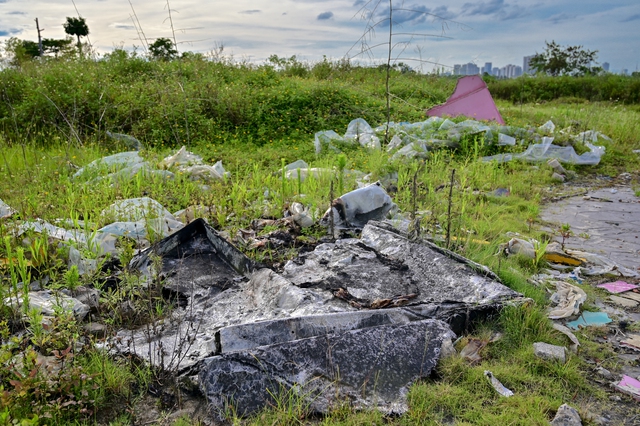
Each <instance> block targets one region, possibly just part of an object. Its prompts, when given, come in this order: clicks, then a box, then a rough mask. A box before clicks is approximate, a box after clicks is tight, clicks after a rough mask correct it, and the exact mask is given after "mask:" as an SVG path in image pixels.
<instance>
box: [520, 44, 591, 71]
mask: <svg viewBox="0 0 640 426" xmlns="http://www.w3.org/2000/svg"><path fill="white" fill-rule="evenodd" d="M545 43H546V45H547V47H546V48H545V50H544V52H542V53H536V54H535V56H534V57H533V58H531V61H530V62H529V65H530V66H531V68H533V69H535V70H536V71H537V72H541V73H546V74H549V75H552V76H558V75H576V76H577V75H585V74H590V73H597V72H599V71H600V68H599V67H598V66H597V63H596V58H597V56H598V51H597V50H587V49H583V48H582V46H567V47H563V46H560V45H559V44H557V43H556V42H555V41H551V43H549V42H545Z"/></svg>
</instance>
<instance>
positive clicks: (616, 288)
mask: <svg viewBox="0 0 640 426" xmlns="http://www.w3.org/2000/svg"><path fill="white" fill-rule="evenodd" d="M596 287H600V288H605V289H607V290H609V292H610V293H622V292H624V291H629V290H633V289H634V288H638V286H637V285H635V284H629V283H626V282H624V281H615V282H612V283H607V284H600V285H597V286H596Z"/></svg>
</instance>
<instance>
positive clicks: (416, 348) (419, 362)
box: [199, 320, 455, 420]
mask: <svg viewBox="0 0 640 426" xmlns="http://www.w3.org/2000/svg"><path fill="white" fill-rule="evenodd" d="M454 336H455V335H454V334H453V332H452V331H451V330H450V329H449V327H448V326H447V325H446V324H445V323H444V322H442V321H437V320H424V321H417V322H412V323H409V324H403V325H384V326H378V327H368V328H364V329H358V330H351V331H347V332H343V333H332V334H327V335H324V336H319V337H312V338H308V339H301V340H296V341H293V342H286V343H281V344H275V345H271V346H264V347H259V348H255V349H253V350H250V351H248V350H247V351H238V352H230V353H222V354H220V355H218V356H215V357H212V358H208V359H206V360H205V361H204V363H203V366H202V368H201V370H200V375H199V378H200V386H201V390H202V391H203V393H204V394H205V396H206V397H207V399H208V401H209V404H210V409H211V410H212V413H213V414H214V415H215V416H216V417H217V418H218V419H219V420H223V419H224V418H225V417H226V415H227V414H228V413H229V412H231V408H232V409H233V412H234V413H236V414H237V415H240V416H246V415H249V414H252V413H254V412H256V411H258V410H260V409H262V408H264V407H265V406H267V405H268V404H269V403H274V402H275V398H278V397H284V398H286V397H287V394H288V395H289V396H293V395H295V396H294V397H295V398H297V399H300V400H301V403H302V404H303V405H304V406H306V407H308V408H309V410H310V411H311V412H320V413H326V412H329V411H330V410H331V409H332V408H334V407H337V406H342V405H344V404H345V402H346V403H348V404H350V405H351V406H352V407H353V408H356V409H366V408H376V409H379V410H381V411H383V412H385V413H388V414H401V413H404V412H406V410H407V403H406V395H407V393H408V390H409V386H410V385H411V384H412V383H414V382H415V381H416V380H418V379H420V378H425V377H428V376H429V375H430V374H431V372H432V371H433V369H434V368H435V366H436V363H437V360H438V359H439V358H440V354H441V347H442V346H443V342H444V341H445V340H449V341H451V340H452V339H453V338H454Z"/></svg>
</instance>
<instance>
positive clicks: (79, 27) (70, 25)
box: [62, 16, 89, 49]
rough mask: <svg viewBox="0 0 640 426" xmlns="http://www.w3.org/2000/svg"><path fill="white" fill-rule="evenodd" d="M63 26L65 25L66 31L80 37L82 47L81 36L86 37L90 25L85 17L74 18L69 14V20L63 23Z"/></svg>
mask: <svg viewBox="0 0 640 426" xmlns="http://www.w3.org/2000/svg"><path fill="white" fill-rule="evenodd" d="M62 26H63V27H64V32H65V33H67V34H69V35H71V36H76V37H78V49H80V46H81V44H80V37H86V36H88V35H89V27H88V26H87V23H86V21H85V20H84V18H80V17H78V18H73V17H69V16H67V22H65V23H64V24H62Z"/></svg>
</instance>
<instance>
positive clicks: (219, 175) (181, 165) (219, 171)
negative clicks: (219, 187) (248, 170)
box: [160, 146, 231, 182]
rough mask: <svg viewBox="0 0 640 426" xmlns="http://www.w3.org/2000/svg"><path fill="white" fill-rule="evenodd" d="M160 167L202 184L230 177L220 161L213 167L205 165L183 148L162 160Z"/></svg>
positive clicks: (199, 158)
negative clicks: (175, 171)
mask: <svg viewBox="0 0 640 426" xmlns="http://www.w3.org/2000/svg"><path fill="white" fill-rule="evenodd" d="M160 166H161V167H164V168H167V169H175V170H177V171H178V172H179V173H183V174H185V175H187V176H189V178H190V179H191V180H200V181H203V182H211V181H214V180H223V179H226V178H228V177H229V176H231V173H229V172H227V171H225V169H224V167H223V166H222V161H218V162H217V163H216V164H214V165H213V166H210V165H208V164H205V163H204V160H203V159H202V157H200V156H199V155H196V154H194V153H193V152H190V151H187V149H186V147H185V146H183V147H182V148H180V149H179V150H178V152H176V153H175V154H173V155H170V156H169V157H167V158H165V159H164V160H162V161H161V162H160Z"/></svg>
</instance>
